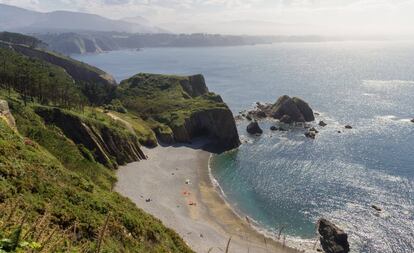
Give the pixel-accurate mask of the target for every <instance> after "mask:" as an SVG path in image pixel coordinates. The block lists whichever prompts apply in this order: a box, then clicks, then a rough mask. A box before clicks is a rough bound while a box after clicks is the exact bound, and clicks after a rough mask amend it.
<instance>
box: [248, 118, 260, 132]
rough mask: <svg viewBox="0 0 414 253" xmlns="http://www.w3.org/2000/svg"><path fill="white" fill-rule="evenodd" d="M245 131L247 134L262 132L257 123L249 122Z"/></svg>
mask: <svg viewBox="0 0 414 253" xmlns="http://www.w3.org/2000/svg"><path fill="white" fill-rule="evenodd" d="M246 131H247V132H248V133H249V134H262V133H263V130H262V129H261V128H260V126H259V123H257V121H253V122H251V123H250V124H249V125H248V126H247V129H246Z"/></svg>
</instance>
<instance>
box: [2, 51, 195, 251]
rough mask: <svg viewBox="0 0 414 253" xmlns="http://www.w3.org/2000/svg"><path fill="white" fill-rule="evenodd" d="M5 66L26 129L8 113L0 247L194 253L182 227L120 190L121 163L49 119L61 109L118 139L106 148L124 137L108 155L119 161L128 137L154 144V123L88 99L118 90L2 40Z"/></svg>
mask: <svg viewBox="0 0 414 253" xmlns="http://www.w3.org/2000/svg"><path fill="white" fill-rule="evenodd" d="M3 46H4V44H3ZM0 65H1V66H0V99H5V100H7V102H8V104H9V107H10V110H11V111H12V114H13V116H14V117H15V119H16V125H17V128H18V129H17V130H18V131H17V132H16V131H14V130H12V129H11V128H9V126H8V125H7V124H6V122H4V121H3V120H1V119H0V210H1V212H0V253H4V252H157V253H158V252H192V251H191V250H190V249H189V248H188V247H187V246H186V244H185V243H184V242H183V240H182V239H181V238H180V237H179V236H178V235H177V234H176V233H175V232H174V231H172V230H170V229H168V228H166V227H165V226H163V224H162V223H161V222H160V221H159V220H157V219H156V218H154V217H152V216H151V215H149V214H147V213H145V212H143V211H142V210H141V209H139V208H137V207H136V206H135V204H134V203H132V202H131V201H130V200H128V199H126V198H124V197H122V196H120V195H119V194H118V193H116V192H113V191H112V189H113V186H114V184H115V182H116V177H115V174H114V171H113V170H112V169H110V168H113V166H110V164H106V163H104V162H102V161H101V160H99V159H97V155H96V152H97V150H95V149H91V148H90V147H88V146H87V145H84V144H82V143H80V142H78V141H77V140H76V139H74V138H73V136H71V135H70V134H68V132H67V131H65V130H66V129H64V127H62V125H63V126H64V125H65V124H66V125H67V124H69V123H70V122H53V121H50V122H49V121H48V117H47V116H48V113H52V112H54V111H56V110H57V111H59V112H60V113H62V115H65V116H67V117H69V118H70V119H75V120H76V121H79V122H80V125H85V126H87V127H89V128H90V129H91V130H92V133H91V134H94V135H97V136H99V135H100V136H102V140H99V141H103V142H105V141H108V140H106V138H109V139H111V138H113V139H112V140H113V141H114V143H111V144H109V142H107V143H104V145H106V146H111V145H112V146H115V147H117V146H122V144H120V143H117V141H121V142H123V143H126V147H125V148H123V149H120V150H119V152H115V153H116V154H113V153H108V154H106V155H105V156H106V157H108V159H110V160H111V164H112V163H113V164H117V163H118V162H119V161H121V162H122V161H126V158H127V156H128V154H127V152H128V151H127V147H131V144H132V143H131V144H129V143H128V141H132V142H133V143H138V140H139V142H141V143H143V144H146V145H149V146H154V145H156V143H157V142H156V139H155V136H154V133H153V132H152V130H151V129H150V128H149V126H147V123H146V122H145V121H144V120H142V119H141V118H140V117H138V116H136V115H133V114H130V113H129V112H128V111H127V110H126V109H125V108H124V106H123V104H122V103H121V101H119V100H113V99H112V98H111V99H108V100H107V101H112V102H111V103H110V104H109V107H108V108H107V109H110V110H111V111H110V112H109V113H105V112H104V110H103V109H100V108H98V107H93V106H88V104H92V105H93V104H94V102H92V101H91V99H90V98H89V97H88V96H91V97H93V96H96V94H102V96H105V97H106V98H110V97H111V96H114V95H115V92H114V89H113V87H112V88H110V89H108V90H106V89H105V88H101V87H100V86H99V85H100V84H99V82H92V81H91V82H86V81H85V82H84V85H82V84H80V82H79V81H78V82H74V81H73V79H74V78H73V76H70V73H69V72H67V71H65V70H64V69H62V68H61V67H58V66H56V65H54V64H51V63H48V62H45V61H44V60H42V59H34V58H31V57H27V56H24V55H22V54H21V53H19V52H18V51H14V50H11V49H9V48H7V47H3V48H1V47H0ZM78 66H79V67H80V68H82V67H81V65H78ZM103 101H105V99H102V100H99V101H98V102H97V103H102V104H103ZM56 107H58V108H56ZM112 110H113V111H112ZM40 115H41V116H40ZM118 144H120V145H118ZM132 146H133V145H132ZM138 148H139V147H138ZM132 149H137V147H136V146H133V148H132ZM112 151H114V150H112ZM115 151H116V150H115Z"/></svg>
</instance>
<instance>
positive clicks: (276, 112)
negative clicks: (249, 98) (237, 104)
mask: <svg viewBox="0 0 414 253" xmlns="http://www.w3.org/2000/svg"><path fill="white" fill-rule="evenodd" d="M249 115H250V116H251V117H252V118H254V119H261V118H265V117H272V118H275V119H278V120H280V121H281V122H283V123H287V124H291V123H294V122H310V121H314V120H315V116H314V113H313V110H312V108H311V107H310V106H309V104H308V103H306V102H305V101H303V100H302V99H300V98H297V97H293V98H291V97H289V96H287V95H284V96H281V97H280V98H279V99H278V100H277V101H276V103H274V104H261V103H257V108H256V109H255V110H253V111H250V112H249Z"/></svg>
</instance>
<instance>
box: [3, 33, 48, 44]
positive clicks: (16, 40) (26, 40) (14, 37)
mask: <svg viewBox="0 0 414 253" xmlns="http://www.w3.org/2000/svg"><path fill="white" fill-rule="evenodd" d="M0 40H1V41H4V42H7V43H12V44H20V45H26V46H28V47H44V46H47V45H46V44H45V43H43V42H42V41H41V40H39V39H37V38H34V37H31V36H27V35H24V34H20V33H11V32H0Z"/></svg>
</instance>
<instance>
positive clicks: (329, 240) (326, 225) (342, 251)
mask: <svg viewBox="0 0 414 253" xmlns="http://www.w3.org/2000/svg"><path fill="white" fill-rule="evenodd" d="M318 232H319V234H320V242H321V246H322V249H323V250H324V251H325V252H326V253H348V252H349V243H348V235H347V234H346V233H345V232H344V231H343V230H342V229H340V228H338V227H337V226H336V225H335V224H333V223H332V222H330V221H328V220H326V219H320V220H319V221H318Z"/></svg>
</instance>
